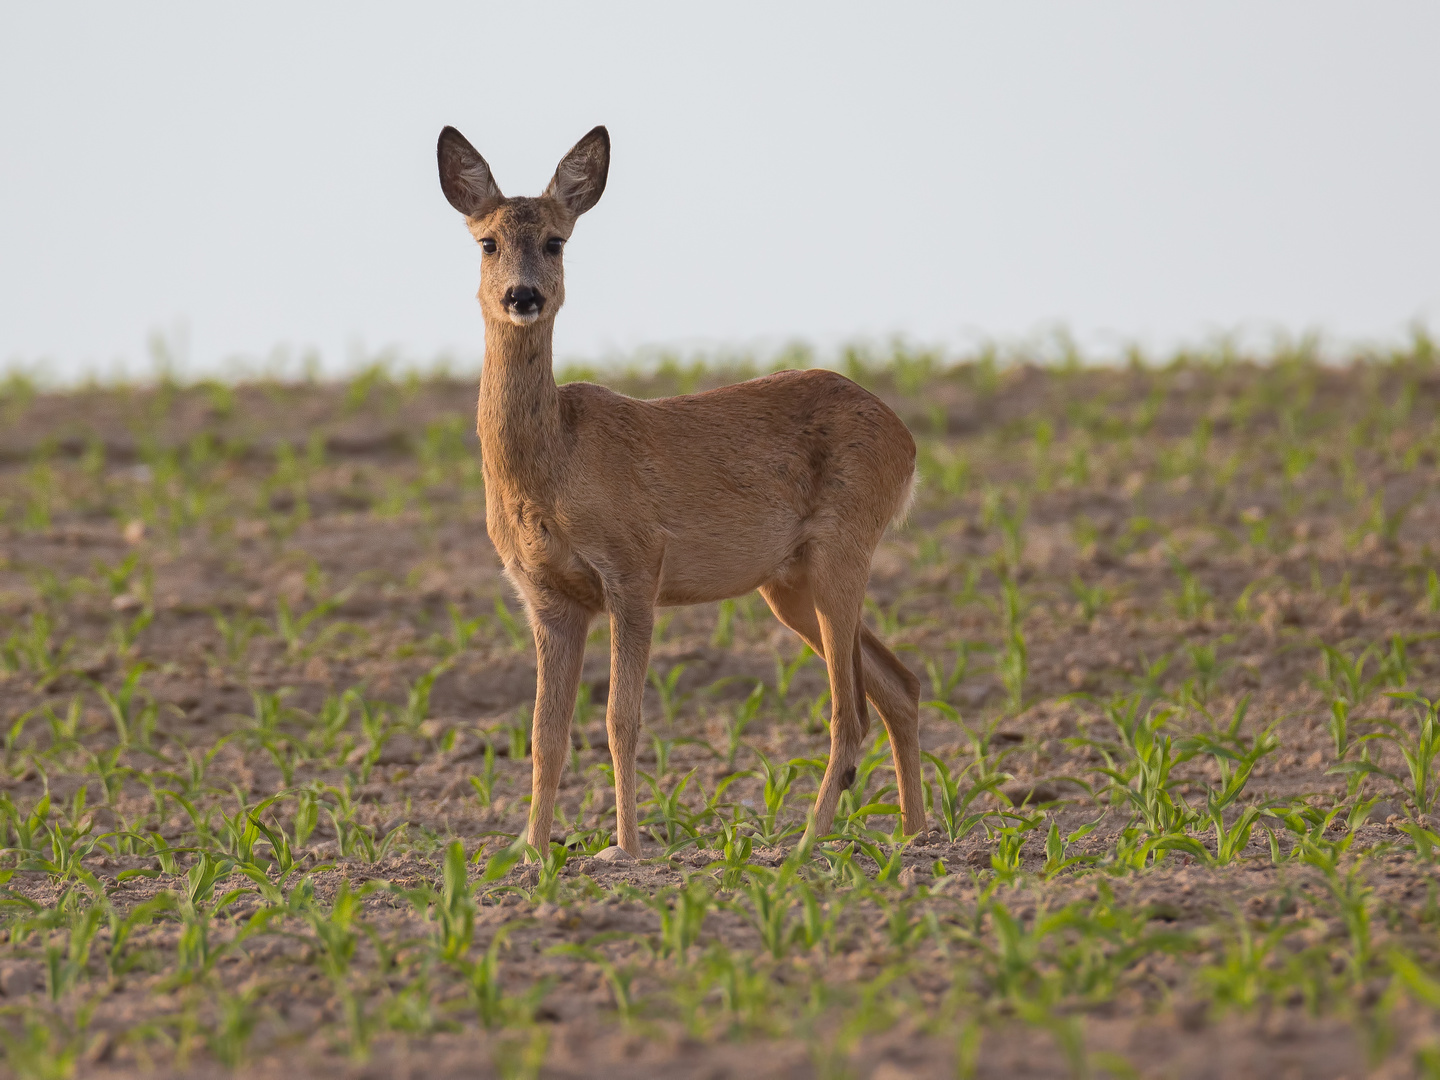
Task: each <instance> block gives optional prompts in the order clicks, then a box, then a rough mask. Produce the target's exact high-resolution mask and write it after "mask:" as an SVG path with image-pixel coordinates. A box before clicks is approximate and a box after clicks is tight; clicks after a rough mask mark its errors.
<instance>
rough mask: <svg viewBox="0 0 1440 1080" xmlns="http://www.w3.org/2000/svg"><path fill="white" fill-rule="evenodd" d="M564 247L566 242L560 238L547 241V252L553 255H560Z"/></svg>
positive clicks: (553, 237) (554, 237)
mask: <svg viewBox="0 0 1440 1080" xmlns="http://www.w3.org/2000/svg"><path fill="white" fill-rule="evenodd" d="M564 247H565V241H564V240H561V239H560V237H558V236H552V237H551V238H550V239H549V240H546V241H545V250H546V251H548V252H549V253H550V254H551V255H559V254H560V251H561V249H563V248H564Z"/></svg>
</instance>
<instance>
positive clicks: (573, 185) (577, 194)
mask: <svg viewBox="0 0 1440 1080" xmlns="http://www.w3.org/2000/svg"><path fill="white" fill-rule="evenodd" d="M609 173H610V133H609V132H608V131H606V130H605V129H604V128H603V127H597V128H593V129H591V131H590V133H589V134H588V135H586V136H585V137H584V138H583V139H581V140H580V141H579V142H578V143H576V144H575V145H574V146H573V147H571V149H570V152H569V153H568V154H566V155H565V156H564V157H563V158H561V159H560V164H559V166H558V167H557V168H556V169H555V176H554V178H553V179H551V181H550V185H549V186H548V187H547V188H546V189H545V194H546V195H548V196H549V197H550V198H552V199H556V200H558V201H559V202H560V203H561V204H562V205H563V206H564V207H565V208H566V209H567V210H569V211H570V214H571V216H572V217H579V216H580V215H581V214H583V213H585V211H586V210H589V209H590V208H591V207H592V206H594V205H595V204H596V203H597V202H599V201H600V196H601V195H602V194H604V192H605V177H606V176H608V175H609Z"/></svg>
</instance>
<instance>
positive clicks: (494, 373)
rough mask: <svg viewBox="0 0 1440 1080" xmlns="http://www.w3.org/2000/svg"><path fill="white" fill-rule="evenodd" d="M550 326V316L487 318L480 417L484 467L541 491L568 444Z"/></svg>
mask: <svg viewBox="0 0 1440 1080" xmlns="http://www.w3.org/2000/svg"><path fill="white" fill-rule="evenodd" d="M552 330H553V327H552V325H551V323H550V322H549V321H548V320H547V321H546V322H544V323H541V324H537V325H535V326H514V325H512V324H510V323H496V322H487V323H486V326H485V366H484V367H483V368H482V369H481V372H480V404H479V409H478V414H477V420H476V430H477V432H478V433H479V436H480V452H481V454H482V455H483V460H484V464H485V471H486V472H487V473H489V474H492V476H493V478H494V479H495V480H499V481H500V482H501V483H502V484H504V485H505V486H507V487H512V488H515V489H518V491H519V492H523V493H525V494H527V495H531V496H539V497H543V495H544V493H545V492H546V491H547V490H548V489H549V488H550V486H551V485H552V484H553V482H554V480H555V477H556V473H557V471H558V467H559V457H560V453H561V451H562V448H563V445H564V444H563V441H562V438H561V431H560V392H559V389H558V387H556V385H555V375H554V373H553V372H552V370H551V351H550V350H551V333H552Z"/></svg>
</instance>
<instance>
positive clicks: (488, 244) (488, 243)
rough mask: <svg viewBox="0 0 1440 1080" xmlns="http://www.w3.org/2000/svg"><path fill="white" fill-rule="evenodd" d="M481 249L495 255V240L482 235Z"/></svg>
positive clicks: (487, 253)
mask: <svg viewBox="0 0 1440 1080" xmlns="http://www.w3.org/2000/svg"><path fill="white" fill-rule="evenodd" d="M480 250H481V251H483V252H484V253H485V254H486V255H494V254H495V241H494V240H492V239H490V237H488V236H486V237H482V238H481V240H480Z"/></svg>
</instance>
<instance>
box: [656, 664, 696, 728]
mask: <svg viewBox="0 0 1440 1080" xmlns="http://www.w3.org/2000/svg"><path fill="white" fill-rule="evenodd" d="M684 674H685V665H684V664H676V665H674V666H673V667H672V668H671V669H670V670H669V671H667V672H666V673H665V677H664V678H663V679H662V678H661V677H660V674H659V672H657V671H656V670H655V669H654V668H651V669H650V685H651V686H653V687H654V688H655V693H656V694H657V695H658V696H659V698H660V715H661V716H663V717H664V718H665V722H666V723H667V724H670V725H672V726H673V725H674V723H675V721H676V720H678V719H679V717H680V710H681V709H682V708H684V706H685V703H686V702H687V701H689V700H690V698H691V697H693V696H694V695H693V694H690V693H685V694H682V693H680V692H679V685H680V678H681V676H683V675H684Z"/></svg>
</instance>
